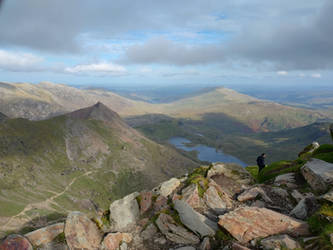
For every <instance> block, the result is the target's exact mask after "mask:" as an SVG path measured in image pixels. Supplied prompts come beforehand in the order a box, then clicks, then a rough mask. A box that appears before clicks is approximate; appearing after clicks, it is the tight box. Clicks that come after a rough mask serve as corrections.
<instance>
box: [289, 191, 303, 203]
mask: <svg viewBox="0 0 333 250" xmlns="http://www.w3.org/2000/svg"><path fill="white" fill-rule="evenodd" d="M291 196H292V197H293V198H294V199H295V200H296V201H297V202H300V201H301V200H302V199H304V195H302V194H301V193H300V192H298V190H296V189H294V190H293V191H292V192H291Z"/></svg>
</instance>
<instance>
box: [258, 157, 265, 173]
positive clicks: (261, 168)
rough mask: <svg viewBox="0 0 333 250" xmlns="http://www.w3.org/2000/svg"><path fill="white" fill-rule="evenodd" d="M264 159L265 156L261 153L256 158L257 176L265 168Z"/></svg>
mask: <svg viewBox="0 0 333 250" xmlns="http://www.w3.org/2000/svg"><path fill="white" fill-rule="evenodd" d="M265 158H266V154H265V153H262V154H261V155H260V156H258V157H257V165H258V167H259V170H258V174H259V173H260V172H261V171H262V170H263V169H264V168H265V166H266V164H265Z"/></svg>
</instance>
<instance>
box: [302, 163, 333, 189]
mask: <svg viewBox="0 0 333 250" xmlns="http://www.w3.org/2000/svg"><path fill="white" fill-rule="evenodd" d="M301 172H302V174H303V176H304V178H305V180H306V181H307V182H308V183H309V185H310V186H311V188H312V189H313V190H315V191H317V192H320V193H324V192H326V191H327V190H328V188H329V187H330V186H332V184H333V164H332V163H328V162H325V161H322V160H319V159H312V160H310V161H308V162H307V163H306V164H305V165H304V166H303V167H302V168H301Z"/></svg>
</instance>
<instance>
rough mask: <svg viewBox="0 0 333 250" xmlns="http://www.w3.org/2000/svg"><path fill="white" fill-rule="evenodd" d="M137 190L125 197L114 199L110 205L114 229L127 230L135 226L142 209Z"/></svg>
mask: <svg viewBox="0 0 333 250" xmlns="http://www.w3.org/2000/svg"><path fill="white" fill-rule="evenodd" d="M138 195H139V193H137V192H135V193H132V194H130V195H127V196H125V197H124V198H122V199H120V200H117V201H114V202H113V203H112V204H111V205H110V221H111V222H112V229H113V230H114V231H126V230H129V229H131V228H132V227H134V226H135V224H136V221H137V219H138V218H139V215H140V211H139V205H138V202H137V201H136V197H137V196H138Z"/></svg>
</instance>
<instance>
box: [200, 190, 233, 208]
mask: <svg viewBox="0 0 333 250" xmlns="http://www.w3.org/2000/svg"><path fill="white" fill-rule="evenodd" d="M203 198H204V201H205V203H206V205H207V206H208V207H209V208H210V209H212V210H213V211H214V212H215V213H216V214H222V213H224V212H225V211H226V209H227V205H226V203H225V202H224V201H223V200H222V199H221V197H220V195H219V193H218V192H217V190H216V188H215V187H214V186H209V188H208V189H207V190H206V192H205V193H204V197H203Z"/></svg>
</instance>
